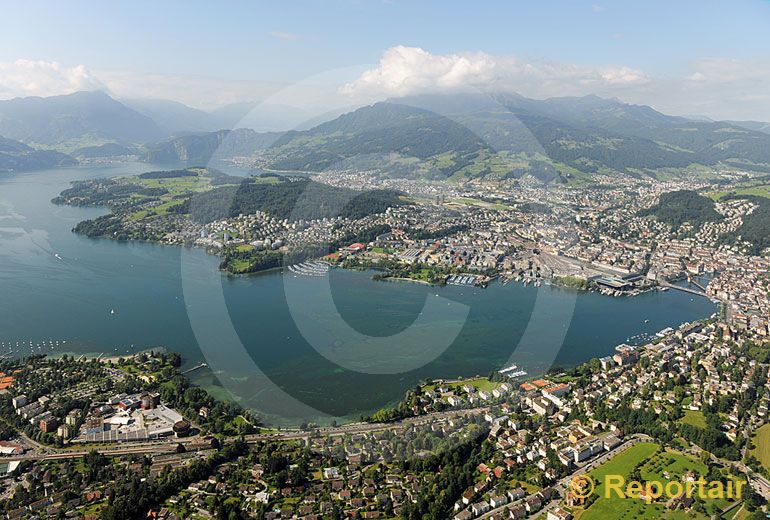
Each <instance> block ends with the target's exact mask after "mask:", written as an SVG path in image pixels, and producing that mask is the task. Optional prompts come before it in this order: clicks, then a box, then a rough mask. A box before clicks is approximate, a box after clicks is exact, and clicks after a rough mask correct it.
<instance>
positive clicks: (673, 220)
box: [638, 190, 724, 230]
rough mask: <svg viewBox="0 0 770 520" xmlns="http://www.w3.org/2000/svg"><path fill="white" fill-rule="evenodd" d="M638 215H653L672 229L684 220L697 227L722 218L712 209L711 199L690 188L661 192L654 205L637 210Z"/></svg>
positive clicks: (675, 228)
mask: <svg viewBox="0 0 770 520" xmlns="http://www.w3.org/2000/svg"><path fill="white" fill-rule="evenodd" d="M638 215H639V216H640V217H646V216H654V217H655V218H656V219H657V220H659V221H660V222H664V223H666V224H669V225H670V226H671V228H672V229H674V230H677V229H679V228H680V227H681V226H682V224H684V223H685V222H689V223H690V224H692V225H693V227H694V228H696V229H697V228H698V227H700V226H701V225H702V224H705V223H706V222H717V221H720V220H722V219H723V218H724V217H723V216H722V215H721V214H720V213H719V212H717V210H716V209H714V201H713V200H711V199H709V198H707V197H704V196H703V195H699V194H698V193H696V192H694V191H691V190H679V191H671V192H668V193H662V194H661V195H660V198H659V200H658V203H657V204H656V205H654V206H652V207H650V208H647V209H643V210H641V211H639V213H638Z"/></svg>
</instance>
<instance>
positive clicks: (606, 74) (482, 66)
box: [341, 46, 648, 97]
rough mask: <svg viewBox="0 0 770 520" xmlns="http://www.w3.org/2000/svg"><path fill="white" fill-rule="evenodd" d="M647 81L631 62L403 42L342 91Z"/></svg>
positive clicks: (554, 89)
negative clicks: (590, 63)
mask: <svg viewBox="0 0 770 520" xmlns="http://www.w3.org/2000/svg"><path fill="white" fill-rule="evenodd" d="M647 81H648V78H647V76H646V75H645V74H644V73H643V72H642V71H640V70H636V69H633V68H631V67H628V66H606V67H601V68H590V67H580V66H576V65H569V64H554V63H535V62H525V61H521V60H519V59H517V58H515V57H510V56H502V57H495V56H491V55H488V54H485V53H481V52H479V53H466V54H447V55H436V54H431V53H430V52H428V51H426V50H424V49H420V48H418V47H405V46H398V47H392V48H390V49H388V50H386V51H385V52H384V53H383V55H382V58H381V59H380V62H379V64H378V65H377V66H376V67H374V68H371V69H369V70H366V71H365V72H363V73H362V74H361V75H360V76H359V77H358V78H357V79H356V80H354V81H352V82H349V83H347V84H345V85H344V86H343V87H342V89H341V91H342V92H343V93H344V94H347V95H349V96H357V97H366V96H369V97H376V96H404V95H408V94H416V93H422V92H443V91H452V90H468V89H481V90H497V91H515V92H519V93H521V94H525V95H536V96H538V97H542V96H544V95H575V94H581V93H599V92H597V89H598V90H601V89H604V88H606V87H627V86H633V85H640V84H643V83H646V82H647ZM590 89H593V90H590Z"/></svg>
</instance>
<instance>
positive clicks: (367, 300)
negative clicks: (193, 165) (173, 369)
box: [0, 164, 717, 423]
mask: <svg viewBox="0 0 770 520" xmlns="http://www.w3.org/2000/svg"><path fill="white" fill-rule="evenodd" d="M150 169H157V167H154V166H151V165H147V164H122V165H118V166H93V167H86V166H81V167H77V168H67V169H58V170H47V171H40V172H30V173H19V174H14V175H10V176H2V177H0V342H3V343H4V346H2V347H1V348H2V351H0V354H8V353H10V352H11V351H12V350H13V351H15V352H14V353H13V355H18V354H19V353H20V354H22V355H25V354H29V353H30V352H32V353H39V352H46V353H48V354H58V353H61V352H70V353H78V354H98V353H104V354H105V355H117V354H126V353H131V352H137V351H139V350H143V349H146V348H151V347H160V346H163V347H166V348H168V349H169V350H173V351H176V352H179V353H180V354H181V355H182V356H183V359H184V365H183V369H186V370H187V369H191V368H194V367H196V366H198V365H199V364H201V363H204V362H205V363H207V364H208V368H202V369H197V370H194V371H192V372H190V373H189V377H190V378H191V379H192V380H193V381H194V382H196V383H198V384H201V385H202V386H204V387H206V388H207V389H209V390H210V391H212V392H213V393H215V394H216V395H220V396H225V395H228V394H229V395H232V396H234V397H235V398H236V399H237V400H239V402H241V404H243V405H244V406H248V407H252V408H254V409H256V410H258V411H260V412H262V413H264V414H265V415H266V417H268V418H269V419H270V420H271V421H273V422H276V423H296V422H298V421H303V420H318V421H324V422H328V421H329V420H331V418H356V417H358V416H359V415H360V414H361V413H365V412H370V411H373V410H376V409H378V408H380V407H382V406H384V405H387V404H389V403H393V402H395V401H397V400H398V399H400V398H401V397H402V396H403V393H404V392H405V391H406V390H407V389H409V388H411V387H414V386H415V385H416V384H418V382H419V381H421V380H424V379H426V378H435V377H446V378H454V377H458V376H473V375H476V374H480V375H486V374H488V373H490V372H492V371H494V370H499V369H500V368H502V367H505V366H508V365H510V364H511V363H515V364H517V365H518V366H519V367H520V368H522V369H524V370H527V371H528V372H530V373H531V374H537V373H543V372H544V371H546V370H548V369H549V367H551V366H554V365H558V366H564V367H568V366H573V365H575V364H578V363H580V362H583V361H586V360H588V359H591V358H593V357H598V356H604V355H607V354H611V353H613V352H614V347H615V346H616V345H618V344H620V343H624V342H627V343H636V344H639V343H641V342H643V340H644V339H645V338H646V337H649V336H650V335H653V334H654V333H656V332H658V331H660V330H661V329H663V328H665V327H669V326H673V327H676V326H678V325H679V324H680V323H682V322H685V321H692V320H695V319H700V318H704V317H708V316H709V315H711V314H712V313H714V312H716V311H717V306H716V305H715V304H713V303H712V302H711V301H709V300H708V299H706V298H699V297H693V296H691V295H689V294H686V293H682V292H679V291H673V290H672V291H668V292H658V291H655V292H650V293H646V294H643V295H641V296H637V297H633V298H610V297H606V296H601V295H599V294H596V293H584V294H576V293H575V292H572V291H568V290H563V289H558V288H553V287H549V286H543V287H540V288H534V287H532V286H527V287H524V286H522V285H521V284H509V285H502V284H497V283H495V284H492V285H491V286H490V287H488V288H487V289H480V288H473V287H458V286H447V287H429V286H425V285H420V284H414V283H409V282H377V281H373V280H371V274H372V273H367V272H354V271H345V270H340V269H332V270H331V271H330V273H329V275H328V276H326V277H302V276H298V277H296V276H294V275H293V274H291V273H282V272H278V271H274V272H270V273H265V274H261V275H257V276H250V277H240V278H234V277H228V276H226V275H223V274H221V273H219V272H218V271H217V265H218V259H217V258H216V257H212V256H210V255H207V254H206V253H205V252H203V251H201V250H197V249H183V248H177V247H168V246H159V245H153V244H145V243H119V242H113V241H110V240H91V239H88V238H85V237H82V236H78V235H75V234H74V233H72V232H71V229H72V228H73V227H74V226H75V224H77V223H78V222H79V221H80V220H83V219H86V218H94V217H96V216H98V215H101V214H104V213H105V211H106V210H104V209H100V208H74V207H66V206H55V205H53V204H51V202H50V200H51V199H52V198H53V197H55V196H56V195H58V194H59V193H60V192H61V191H62V190H63V189H65V188H67V187H68V186H69V183H70V182H71V181H73V180H79V179H87V178H96V177H104V176H115V175H127V174H135V173H140V172H142V171H147V170H150ZM43 341H46V342H49V341H54V342H55V341H59V342H60V344H59V347H57V348H53V349H52V348H50V346H45V347H41V348H40V349H38V348H37V345H38V344H39V343H41V342H43ZM64 341H66V342H67V343H66V344H64V343H63V342H64ZM17 342H24V346H23V347H16V343H17ZM29 342H32V343H33V346H32V347H29V345H28V343H29Z"/></svg>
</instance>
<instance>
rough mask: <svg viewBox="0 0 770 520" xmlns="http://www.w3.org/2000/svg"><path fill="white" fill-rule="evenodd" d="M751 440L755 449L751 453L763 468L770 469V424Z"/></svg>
mask: <svg viewBox="0 0 770 520" xmlns="http://www.w3.org/2000/svg"><path fill="white" fill-rule="evenodd" d="M751 440H752V442H753V443H754V448H753V449H752V450H751V451H750V452H749V453H750V454H751V455H754V456H755V457H756V458H757V459H758V460H759V462H760V463H762V466H763V467H765V468H769V469H770V424H765V425H764V426H762V427H761V428H759V429H758V430H757V431H756V433H755V434H754V437H752V439H751Z"/></svg>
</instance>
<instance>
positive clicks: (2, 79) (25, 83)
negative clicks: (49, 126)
mask: <svg viewBox="0 0 770 520" xmlns="http://www.w3.org/2000/svg"><path fill="white" fill-rule="evenodd" d="M105 89H106V87H105V85H104V84H103V83H102V82H101V81H99V80H98V79H97V78H96V77H95V76H94V75H93V74H92V73H91V72H90V71H89V70H88V69H86V68H85V66H83V65H77V66H75V67H65V66H62V65H60V64H59V63H56V62H49V61H42V60H37V61H36V60H27V59H19V60H16V61H14V62H12V63H0V97H2V98H9V97H23V96H52V95H57V94H71V93H72V92H77V91H79V90H105Z"/></svg>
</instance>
